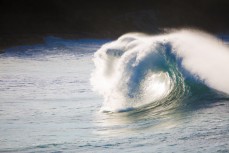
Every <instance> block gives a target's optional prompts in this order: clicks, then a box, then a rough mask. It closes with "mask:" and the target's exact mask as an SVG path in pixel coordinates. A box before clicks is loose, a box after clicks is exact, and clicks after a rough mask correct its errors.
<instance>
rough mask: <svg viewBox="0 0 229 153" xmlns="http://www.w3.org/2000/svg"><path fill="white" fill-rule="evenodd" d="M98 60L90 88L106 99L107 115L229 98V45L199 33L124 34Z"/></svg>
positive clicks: (169, 107) (99, 55)
mask: <svg viewBox="0 0 229 153" xmlns="http://www.w3.org/2000/svg"><path fill="white" fill-rule="evenodd" d="M93 61H94V64H95V70H94V71H93V72H92V74H91V84H92V86H93V89H94V90H95V91H97V92H98V93H99V94H101V95H102V96H103V97H104V103H103V106H102V111H111V112H117V111H118V112H120V111H128V110H132V109H136V108H138V109H140V108H145V107H147V108H155V107H159V106H160V107H161V108H163V109H173V108H177V107H180V106H183V105H187V104H188V103H191V102H193V101H200V100H201V99H206V100H207V99H219V98H224V97H227V95H228V94H229V69H228V66H229V48H228V46H227V45H226V44H224V43H223V42H222V41H221V40H219V39H217V38H215V37H214V36H212V35H210V34H207V33H204V32H200V31H196V30H187V29H185V30H180V31H173V32H171V33H168V34H162V35H156V36H152V35H146V34H142V33H129V34H125V35H123V36H121V37H120V38H118V39H117V40H115V41H113V42H110V43H107V44H104V45H103V46H102V47H101V48H100V49H99V50H98V51H97V52H96V53H95V54H94V58H93Z"/></svg>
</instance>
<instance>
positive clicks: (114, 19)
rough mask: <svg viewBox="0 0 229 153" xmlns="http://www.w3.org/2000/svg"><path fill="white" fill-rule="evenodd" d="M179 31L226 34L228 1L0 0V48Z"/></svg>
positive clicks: (228, 21) (228, 18) (228, 29)
mask: <svg viewBox="0 0 229 153" xmlns="http://www.w3.org/2000/svg"><path fill="white" fill-rule="evenodd" d="M183 27H186V28H190V27H192V28H198V29H201V30H205V31H207V32H210V33H214V34H222V33H229V0H131V1H129V0H113V1H109V0H107V1H101V0H94V1H88V0H0V48H5V47H9V46H15V45H21V44H31V43H38V42H42V40H43V37H44V36H47V35H53V36H59V37H64V38H116V37H118V36H120V35H122V34H123V33H126V32H132V31H138V32H146V33H152V34H155V33H159V32H162V31H163V30H164V29H167V28H183Z"/></svg>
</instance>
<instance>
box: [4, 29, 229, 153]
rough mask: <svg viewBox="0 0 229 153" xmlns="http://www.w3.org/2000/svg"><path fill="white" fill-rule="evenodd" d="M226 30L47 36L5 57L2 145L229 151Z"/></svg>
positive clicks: (9, 148) (24, 149)
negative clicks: (100, 36) (95, 36)
mask: <svg viewBox="0 0 229 153" xmlns="http://www.w3.org/2000/svg"><path fill="white" fill-rule="evenodd" d="M228 67H229V36H228V35H211V34H208V33H205V32H202V31H199V30H193V29H181V30H171V31H167V32H166V33H163V34H157V35H149V34H143V33H128V34H124V35H122V36H120V37H119V38H118V39H117V40H99V39H82V40H68V39H61V38H56V37H46V38H45V42H44V43H42V44H36V45H26V46H18V47H12V48H8V49H5V50H4V51H3V52H2V53H1V54H0V125H1V126H0V152H15V153H29V152H35V153H38V152H39V153H41V152H58V153H61V152H72V153H75V152H86V153H87V152H88V153H92V152H100V153H107V152H109V153H115V152H137V153H142V152H144V153H147V152H149V153H151V152H154V153H161V152H163V153H171V152H176V153H177V152H178V153H183V152H187V153H196V152H201V153H202V152H203V153H205V152H208V153H215V152H219V153H226V152H229V147H228V146H229V128H228V127H229V79H228V78H229V69H228Z"/></svg>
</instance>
